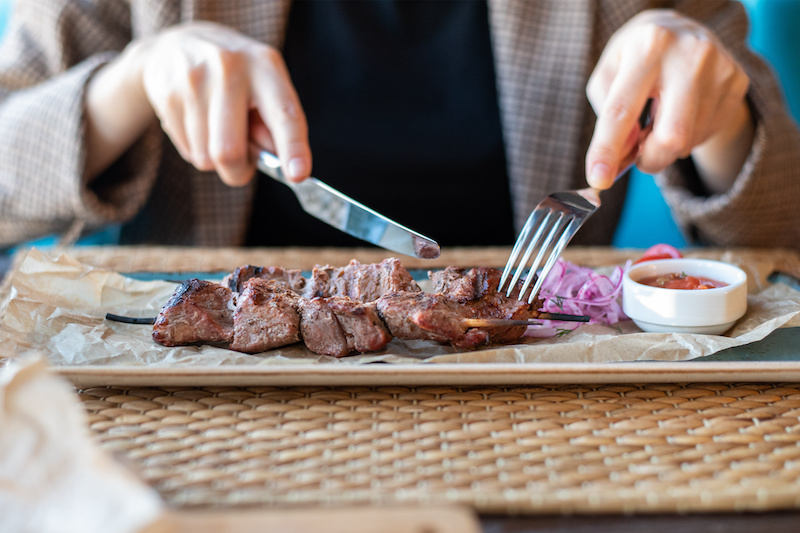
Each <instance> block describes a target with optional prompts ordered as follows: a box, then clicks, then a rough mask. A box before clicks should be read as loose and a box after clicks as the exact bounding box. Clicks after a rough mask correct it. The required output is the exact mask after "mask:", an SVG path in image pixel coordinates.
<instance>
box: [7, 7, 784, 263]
mask: <svg viewBox="0 0 800 533" xmlns="http://www.w3.org/2000/svg"><path fill="white" fill-rule="evenodd" d="M664 5H669V6H671V7H674V8H676V9H679V10H681V11H683V12H685V13H686V14H688V15H689V16H691V17H694V18H696V19H698V20H700V21H701V22H703V23H704V24H706V25H707V26H709V27H711V28H713V29H714V30H715V31H716V32H717V34H718V36H719V37H720V39H721V40H722V41H723V42H724V43H725V44H726V46H727V47H728V49H729V50H730V51H731V52H732V53H733V54H734V56H735V57H736V58H737V59H738V61H739V62H740V63H741V64H742V65H743V66H744V68H745V69H746V70H747V72H748V74H749V75H750V77H751V79H752V86H751V89H750V93H749V98H750V101H751V103H752V108H753V111H754V116H755V117H756V120H757V132H756V137H755V142H754V146H753V148H752V152H751V154H750V156H749V158H748V160H747V162H746V164H745V166H744V168H743V170H742V172H741V175H740V176H738V178H737V180H736V183H735V185H734V186H733V188H732V189H731V190H730V191H729V192H727V193H725V194H722V195H714V196H705V195H702V194H698V193H697V187H696V186H695V185H696V178H695V177H693V175H692V172H691V171H687V169H686V168H683V167H686V166H687V165H683V166H682V165H680V164H676V165H673V167H672V168H669V169H668V170H667V171H665V172H664V173H663V174H661V175H659V176H657V178H656V179H657V182H658V184H659V186H660V187H661V188H662V190H663V192H664V195H665V197H666V199H667V201H668V202H669V204H670V206H671V208H672V211H673V214H674V215H675V217H676V219H677V220H678V222H679V224H680V225H681V226H682V227H683V229H684V230H685V231H686V233H687V236H688V237H689V238H690V239H692V240H694V241H696V242H704V243H711V244H715V245H722V246H724V245H747V246H788V247H795V248H800V209H798V208H797V206H798V205H800V133H798V130H797V128H796V126H795V125H794V123H793V121H792V120H791V118H790V117H789V116H788V115H787V112H786V110H785V108H784V105H783V103H782V95H781V92H780V89H779V87H778V86H777V84H776V82H775V80H774V78H773V77H772V76H771V74H770V71H769V68H768V67H767V66H766V65H765V64H764V63H763V62H762V61H761V60H760V59H759V58H757V57H756V56H755V55H753V54H752V53H751V52H750V51H749V50H748V49H747V47H746V45H745V37H746V32H747V18H746V14H745V12H744V10H743V8H742V6H741V5H739V4H738V3H737V2H727V1H724V0H684V1H676V2H665V1H663V0H489V18H490V31H491V34H492V47H493V53H494V59H495V70H496V73H497V84H498V94H499V104H500V109H501V122H502V128H503V135H504V139H505V142H506V152H507V164H508V170H509V176H510V187H511V194H512V201H513V209H514V216H515V221H516V224H517V227H518V228H519V227H520V226H521V225H522V224H523V223H524V220H525V219H526V217H527V215H528V214H529V212H530V210H531V209H532V207H533V206H535V205H536V204H537V203H538V201H539V200H540V199H541V198H543V197H544V196H545V195H546V194H548V193H549V192H551V191H554V190H561V189H570V188H580V187H583V186H585V176H584V158H585V153H586V149H587V147H588V144H589V140H590V138H591V133H592V128H593V125H594V121H595V116H594V113H593V112H592V109H591V107H590V105H589V104H588V101H587V99H586V96H585V86H586V82H587V79H588V77H589V75H590V73H591V71H592V69H593V66H594V65H595V63H596V61H597V59H598V57H599V56H600V53H601V51H602V49H603V47H604V45H605V43H606V42H607V40H608V39H609V37H610V36H611V34H612V33H613V32H614V31H615V30H616V29H617V28H618V27H619V26H620V25H622V24H623V23H624V22H625V21H627V20H628V19H630V18H631V17H632V16H633V15H634V14H635V13H637V12H638V11H640V10H642V9H646V8H651V7H663V6H664ZM16 7H17V10H16V12H15V14H14V16H13V17H12V21H11V26H10V28H9V30H8V33H7V35H6V38H5V39H4V41H3V43H2V49H0V243H3V244H10V243H15V242H20V241H22V240H25V239H29V238H32V237H36V236H40V235H45V234H49V233H53V232H57V233H61V234H73V235H74V234H75V233H76V232H75V230H76V229H78V228H91V227H97V226H101V225H103V224H108V223H118V222H122V223H123V231H122V241H123V242H125V243H163V244H184V245H210V246H216V245H239V244H242V243H243V240H244V236H245V232H246V228H247V224H248V220H249V216H250V210H251V204H252V195H253V192H254V191H253V187H244V188H229V187H227V186H225V185H224V184H223V183H222V182H221V181H220V180H219V179H218V178H217V176H216V175H215V174H214V173H208V172H200V171H197V170H195V169H194V168H193V167H191V166H190V165H188V164H187V163H185V162H184V161H183V160H182V159H181V158H180V157H179V155H178V154H177V152H176V151H175V149H174V148H173V147H172V145H171V143H170V142H169V139H168V138H167V137H166V135H164V133H163V132H162V131H161V130H160V128H159V127H158V126H157V125H154V126H153V127H152V128H151V130H150V131H148V132H147V133H146V134H145V135H144V136H143V137H142V138H141V139H139V140H138V141H137V142H136V143H135V145H134V146H132V147H131V149H130V150H128V151H127V152H126V153H125V154H124V155H123V156H122V157H121V158H120V159H119V160H118V161H117V162H116V163H115V164H114V165H112V167H111V168H109V169H108V170H107V171H106V172H104V173H103V174H102V175H101V176H100V177H98V178H97V179H95V180H94V181H93V182H92V183H91V184H87V180H86V179H85V176H84V144H83V139H84V137H85V133H84V116H83V96H84V88H85V86H86V83H87V80H88V79H89V78H90V77H91V76H92V74H93V73H94V72H96V71H97V69H98V68H100V67H102V66H103V65H104V64H105V63H107V62H108V61H111V60H112V59H114V57H116V55H117V54H119V52H120V51H121V50H122V49H123V48H124V47H125V46H126V45H127V44H128V43H129V42H130V41H131V40H132V39H135V38H140V37H145V36H148V35H152V34H155V33H157V32H159V31H161V30H163V29H164V28H166V27H168V26H171V25H174V24H178V23H181V22H186V21H192V20H212V21H217V22H220V23H223V24H226V25H229V26H231V27H234V28H236V29H237V30H239V31H241V32H243V33H245V34H248V35H250V36H252V37H255V38H257V39H260V40H262V41H264V42H267V43H270V44H272V45H274V46H277V47H280V46H281V44H282V42H283V39H284V31H285V28H286V23H287V19H288V15H289V9H290V2H289V0H277V1H269V0H83V1H78V0H37V1H36V2H29V1H23V2H17V6H16ZM689 166H690V165H689ZM625 189H626V187H625V186H624V184H623V183H619V184H617V185H616V186H615V187H614V188H612V189H611V190H609V191H606V192H604V193H603V207H602V208H601V209H600V211H599V212H598V213H597V214H596V215H595V216H594V217H593V218H592V220H591V221H590V223H589V224H587V226H586V227H584V228H583V229H582V230H581V231H580V232H579V233H578V235H577V236H576V238H575V241H574V242H576V243H594V244H605V243H609V242H610V240H611V237H612V235H613V231H614V228H615V225H616V221H617V219H618V216H619V213H620V211H621V207H622V203H623V201H624V196H625ZM643 223H645V224H646V221H643Z"/></svg>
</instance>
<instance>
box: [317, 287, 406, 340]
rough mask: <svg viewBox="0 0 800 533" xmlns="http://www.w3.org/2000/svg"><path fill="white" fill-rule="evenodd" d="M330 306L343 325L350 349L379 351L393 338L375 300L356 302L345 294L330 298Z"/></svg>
mask: <svg viewBox="0 0 800 533" xmlns="http://www.w3.org/2000/svg"><path fill="white" fill-rule="evenodd" d="M327 302H328V307H330V309H331V310H332V311H333V313H334V315H336V319H337V321H338V322H339V324H340V325H341V326H342V331H343V332H344V335H345V338H346V339H347V346H348V348H349V351H350V352H352V351H356V352H359V353H364V352H377V351H378V350H383V349H384V348H385V347H386V345H387V344H389V342H391V340H392V334H391V333H389V329H388V328H387V327H386V325H385V324H384V323H383V320H382V319H381V317H380V315H379V314H378V305H377V304H376V303H375V302H367V303H361V302H355V301H353V300H351V299H350V298H345V297H343V296H334V297H331V298H328V301H327Z"/></svg>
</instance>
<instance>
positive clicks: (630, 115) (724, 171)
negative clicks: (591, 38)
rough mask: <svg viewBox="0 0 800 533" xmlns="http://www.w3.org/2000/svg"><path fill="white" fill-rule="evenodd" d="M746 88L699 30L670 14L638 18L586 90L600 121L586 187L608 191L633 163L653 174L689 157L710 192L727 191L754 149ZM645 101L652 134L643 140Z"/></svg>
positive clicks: (613, 44) (621, 33)
mask: <svg viewBox="0 0 800 533" xmlns="http://www.w3.org/2000/svg"><path fill="white" fill-rule="evenodd" d="M749 81H750V80H749V78H748V76H747V75H746V74H745V72H744V70H743V69H742V68H741V67H740V66H739V64H738V63H737V62H736V61H735V60H734V59H733V58H732V57H731V56H730V55H729V54H728V53H727V52H726V50H725V49H724V47H723V46H722V45H721V44H720V43H719V42H718V40H717V39H716V37H715V36H714V35H713V34H712V33H711V32H710V31H709V30H708V29H706V28H705V27H704V26H702V25H700V24H699V23H697V22H695V21H693V20H691V19H689V18H687V17H684V16H682V15H680V14H678V13H676V12H674V11H671V10H650V11H644V12H642V13H640V14H639V15H637V16H635V17H634V18H632V19H631V20H630V21H628V22H627V23H626V24H625V25H623V26H622V27H621V28H620V29H619V30H618V31H617V32H616V33H615V34H614V35H613V36H612V37H611V39H610V40H609V42H608V45H607V46H606V48H605V50H604V51H603V53H602V55H601V57H600V61H599V62H598V64H597V66H596V67H595V70H594V72H593V73H592V75H591V77H590V78H589V83H588V85H587V88H586V93H587V96H588V98H589V102H590V103H591V104H592V107H593V108H594V110H595V113H597V124H596V126H595V131H594V136H593V138H592V141H591V144H590V146H589V150H588V152H587V155H586V176H587V181H588V183H589V185H591V186H592V187H595V188H598V189H607V188H609V187H611V185H613V183H614V180H615V179H616V177H617V176H618V175H619V174H620V173H621V172H623V171H624V170H626V167H627V166H628V165H630V164H631V163H634V162H635V163H636V165H637V166H638V168H639V169H640V170H642V171H643V172H646V173H656V172H660V171H662V170H664V169H665V168H666V167H667V166H669V165H670V164H672V163H674V162H675V161H676V160H677V159H679V158H684V157H688V156H690V155H691V156H692V158H693V160H694V162H695V165H696V166H697V168H698V171H699V173H700V176H701V178H702V179H703V180H704V181H705V183H706V186H707V188H708V189H709V190H710V191H711V192H723V191H725V190H727V189H728V188H729V187H730V185H731V184H732V183H733V180H734V179H735V178H736V175H737V174H738V173H739V171H740V170H741V167H742V165H743V164H744V161H745V159H746V158H747V155H748V153H749V151H750V147H751V144H752V138H753V129H754V125H753V119H752V117H751V115H750V110H749V107H748V105H747V102H746V100H745V95H746V93H747V89H748V86H749ZM648 99H652V100H653V106H652V109H651V113H652V117H653V122H652V125H651V127H652V130H651V131H645V132H643V131H641V129H640V126H639V116H640V115H641V113H642V111H643V109H644V107H645V104H646V103H647V101H648ZM648 129H649V128H648Z"/></svg>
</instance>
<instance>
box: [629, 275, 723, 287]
mask: <svg viewBox="0 0 800 533" xmlns="http://www.w3.org/2000/svg"><path fill="white" fill-rule="evenodd" d="M638 281H639V283H641V284H642V285H650V286H651V287H663V288H664V289H688V290H697V289H716V288H718V287H725V286H727V285H728V284H727V283H725V282H722V281H717V280H715V279H709V278H701V277H697V276H687V275H686V274H684V273H683V272H681V273H680V274H678V273H677V272H672V273H670V274H660V275H658V276H650V277H647V278H642V279H640V280H638Z"/></svg>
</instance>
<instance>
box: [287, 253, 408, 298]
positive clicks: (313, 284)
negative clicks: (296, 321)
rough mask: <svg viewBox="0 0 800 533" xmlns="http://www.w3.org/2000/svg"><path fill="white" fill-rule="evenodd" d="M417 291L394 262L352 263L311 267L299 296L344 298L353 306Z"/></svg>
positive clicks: (402, 268) (404, 270) (395, 261)
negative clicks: (351, 301)
mask: <svg viewBox="0 0 800 533" xmlns="http://www.w3.org/2000/svg"><path fill="white" fill-rule="evenodd" d="M421 290H422V289H420V287H419V285H417V282H416V281H414V278H413V277H411V274H409V272H408V270H406V268H405V267H404V266H403V264H402V263H401V262H400V261H399V260H398V259H395V258H389V259H384V260H383V261H381V262H380V263H373V264H366V265H365V264H363V263H359V262H358V261H356V260H355V259H353V260H352V261H350V264H349V265H347V266H346V267H332V266H330V265H326V266H317V267H314V269H313V270H312V272H311V279H309V280H308V283H307V284H306V288H305V290H304V292H303V295H304V296H305V297H306V298H314V297H316V296H321V297H323V298H330V297H331V296H346V297H348V298H350V299H351V300H355V301H357V302H373V301H375V300H377V299H378V298H380V297H381V296H383V295H385V294H394V293H398V292H420V291H421Z"/></svg>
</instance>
